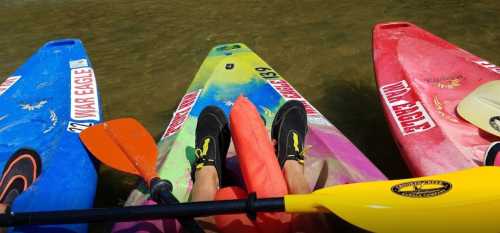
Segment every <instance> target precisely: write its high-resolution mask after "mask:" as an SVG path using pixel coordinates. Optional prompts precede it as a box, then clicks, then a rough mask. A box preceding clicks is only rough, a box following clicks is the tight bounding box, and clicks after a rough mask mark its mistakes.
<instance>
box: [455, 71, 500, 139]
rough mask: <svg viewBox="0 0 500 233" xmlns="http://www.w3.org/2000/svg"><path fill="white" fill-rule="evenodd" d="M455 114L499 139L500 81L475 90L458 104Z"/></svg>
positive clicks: (488, 83)
mask: <svg viewBox="0 0 500 233" xmlns="http://www.w3.org/2000/svg"><path fill="white" fill-rule="evenodd" d="M457 112H458V114H460V116H461V117H463V118H464V119H466V120H467V121H469V122H470V123H472V124H473V125H475V126H477V127H478V128H480V129H482V130H484V131H486V132H488V133H491V134H493V135H496V136H499V137H500V80H498V81H491V82H487V83H485V84H483V85H481V86H479V87H478V88H476V89H475V90H474V91H473V92H471V93H470V94H469V95H467V96H466V97H465V98H464V99H463V100H462V101H461V102H460V103H459V104H458V106H457Z"/></svg>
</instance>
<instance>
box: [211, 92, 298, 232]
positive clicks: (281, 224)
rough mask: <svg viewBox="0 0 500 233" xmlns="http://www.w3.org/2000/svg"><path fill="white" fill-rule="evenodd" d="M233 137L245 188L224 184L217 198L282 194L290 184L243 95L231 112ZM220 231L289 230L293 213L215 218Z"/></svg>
mask: <svg viewBox="0 0 500 233" xmlns="http://www.w3.org/2000/svg"><path fill="white" fill-rule="evenodd" d="M229 118H230V124H231V126H230V128H231V136H232V139H233V143H234V146H235V150H236V154H237V156H238V159H239V162H240V170H241V174H242V177H243V181H244V183H245V189H246V190H244V189H242V188H240V187H225V188H222V189H220V190H219V191H218V192H217V194H216V197H215V199H216V200H229V199H235V198H245V197H247V194H248V193H256V194H257V197H258V198H268V197H281V196H283V195H286V194H288V187H287V184H286V181H285V178H284V176H283V173H282V171H281V168H280V166H279V164H278V159H277V158H276V155H275V153H274V146H273V145H272V143H271V140H270V138H269V134H268V132H267V130H266V128H265V126H264V123H263V122H262V120H261V118H260V115H259V113H258V112H257V109H256V108H255V106H254V105H253V104H252V103H251V102H250V101H249V100H248V99H247V98H245V97H243V96H240V97H238V99H237V100H236V102H235V103H234V105H233V107H232V109H231V112H230V114H229ZM215 222H216V225H217V227H218V228H219V230H220V231H221V232H227V233H229V232H260V233H263V232H289V229H290V222H291V215H290V214H286V213H258V214H257V218H256V219H255V220H253V221H252V220H250V219H249V218H248V217H247V215H246V214H232V215H220V216H216V217H215Z"/></svg>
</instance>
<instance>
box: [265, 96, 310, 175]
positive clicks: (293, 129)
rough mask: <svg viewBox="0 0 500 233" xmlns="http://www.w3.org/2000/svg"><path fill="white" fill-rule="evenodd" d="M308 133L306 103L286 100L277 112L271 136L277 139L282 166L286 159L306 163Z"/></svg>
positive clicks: (278, 154)
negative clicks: (306, 138)
mask: <svg viewBox="0 0 500 233" xmlns="http://www.w3.org/2000/svg"><path fill="white" fill-rule="evenodd" d="M306 133H307V115H306V110H305V108H304V105H303V104H302V103H301V102H299V101H296V100H290V101H288V102H286V103H285V104H284V105H283V106H281V108H280V109H279V110H278V113H276V116H275V117H274V121H273V125H272V127H271V137H272V139H274V140H276V144H275V146H274V147H275V152H276V155H277V157H278V162H279V164H280V167H281V168H283V166H284V165H285V162H286V160H289V159H291V160H296V161H298V162H299V163H301V164H303V163H304V140H305V136H306Z"/></svg>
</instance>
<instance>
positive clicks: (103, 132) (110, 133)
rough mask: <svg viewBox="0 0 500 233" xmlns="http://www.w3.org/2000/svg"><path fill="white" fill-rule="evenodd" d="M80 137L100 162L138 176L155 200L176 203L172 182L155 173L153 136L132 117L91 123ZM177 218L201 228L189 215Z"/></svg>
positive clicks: (194, 228)
mask: <svg viewBox="0 0 500 233" xmlns="http://www.w3.org/2000/svg"><path fill="white" fill-rule="evenodd" d="M80 139H81V140H82V142H83V144H85V146H86V147H87V149H88V150H89V151H90V152H91V153H92V154H93V155H94V156H95V157H96V158H97V159H99V160H100V161H101V162H102V163H104V164H106V165H108V166H110V167H112V168H114V169H117V170H120V171H123V172H126V173H130V174H134V175H138V176H141V177H142V178H143V179H144V181H145V182H146V184H147V186H148V187H149V190H150V192H151V196H152V198H153V200H155V201H156V202H157V203H160V204H174V203H179V201H178V200H177V199H176V198H175V196H174V195H172V193H171V191H172V184H171V183H170V182H169V181H168V180H162V179H160V178H159V177H158V175H157V173H156V156H157V154H158V150H157V148H156V144H155V142H154V139H153V137H152V136H151V135H150V134H149V132H148V131H147V130H146V129H145V128H144V127H143V126H142V125H141V124H140V123H139V122H137V121H136V120H135V119H132V118H123V119H117V120H111V121H108V122H104V123H101V124H98V125H94V126H92V127H89V128H87V129H85V130H84V131H82V132H81V133H80ZM178 220H179V222H180V223H181V224H182V226H183V227H184V228H185V229H186V230H188V231H189V232H193V233H194V232H203V230H202V228H201V227H200V226H199V225H198V224H197V223H196V221H194V219H192V218H179V219H178Z"/></svg>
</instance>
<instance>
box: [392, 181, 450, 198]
mask: <svg viewBox="0 0 500 233" xmlns="http://www.w3.org/2000/svg"><path fill="white" fill-rule="evenodd" d="M451 187H452V185H451V183H449V182H446V181H442V180H419V181H412V182H406V183H401V184H397V185H394V186H392V188H391V190H392V192H394V193H395V194H397V195H400V196H404V197H413V198H425V197H435V196H439V195H442V194H444V193H446V192H448V191H450V190H451Z"/></svg>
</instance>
